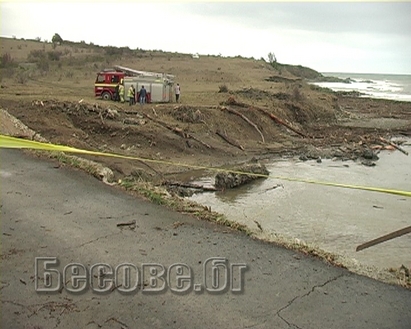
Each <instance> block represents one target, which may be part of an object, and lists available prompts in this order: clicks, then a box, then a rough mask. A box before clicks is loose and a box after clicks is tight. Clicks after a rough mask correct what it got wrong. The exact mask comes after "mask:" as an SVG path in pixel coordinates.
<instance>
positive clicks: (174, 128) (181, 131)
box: [142, 113, 212, 149]
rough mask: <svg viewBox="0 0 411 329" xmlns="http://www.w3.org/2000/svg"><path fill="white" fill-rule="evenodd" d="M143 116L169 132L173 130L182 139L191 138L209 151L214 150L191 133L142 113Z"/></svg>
mask: <svg viewBox="0 0 411 329" xmlns="http://www.w3.org/2000/svg"><path fill="white" fill-rule="evenodd" d="M142 115H143V116H144V117H145V118H147V119H149V120H151V121H154V122H155V123H157V124H159V125H161V126H163V127H164V128H167V129H168V130H171V131H172V132H173V133H175V134H176V135H178V136H180V137H182V138H185V139H189V138H191V139H194V140H195V141H197V142H199V143H200V144H202V145H204V146H205V147H207V148H209V149H211V148H212V147H211V146H210V145H208V144H207V143H205V142H203V141H201V140H199V139H198V138H197V137H195V136H193V135H191V134H189V133H186V132H184V131H183V130H182V129H181V128H178V127H171V126H169V125H168V124H166V123H164V122H162V121H160V120H157V119H154V118H152V117H151V116H150V115H148V114H145V113H142Z"/></svg>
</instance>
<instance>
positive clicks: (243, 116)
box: [221, 107, 265, 143]
mask: <svg viewBox="0 0 411 329" xmlns="http://www.w3.org/2000/svg"><path fill="white" fill-rule="evenodd" d="M221 110H222V111H228V112H229V113H233V114H235V115H238V116H239V117H240V118H242V119H243V120H244V121H245V122H247V123H248V124H249V125H251V126H252V127H254V129H255V130H257V132H258V133H259V134H260V136H261V140H262V142H263V143H265V139H264V135H263V133H262V132H261V130H260V129H259V128H258V127H257V125H256V124H255V123H254V122H252V121H251V120H250V119H248V118H247V117H246V116H245V115H244V114H242V113H240V112H238V111H236V110H234V109H231V108H228V107H221Z"/></svg>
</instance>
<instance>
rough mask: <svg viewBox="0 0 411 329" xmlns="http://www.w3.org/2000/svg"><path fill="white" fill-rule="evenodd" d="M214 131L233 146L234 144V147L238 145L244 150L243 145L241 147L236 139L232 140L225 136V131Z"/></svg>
mask: <svg viewBox="0 0 411 329" xmlns="http://www.w3.org/2000/svg"><path fill="white" fill-rule="evenodd" d="M215 133H216V134H217V135H218V136H220V137H221V138H222V139H224V140H225V141H226V142H227V143H228V144H231V145H233V146H235V147H238V148H239V149H240V150H242V151H244V147H242V146H241V145H240V144H239V143H237V142H236V141H233V140H232V139H230V138H229V137H228V136H227V133H226V132H224V133H222V132H221V131H220V130H217V131H216V132H215Z"/></svg>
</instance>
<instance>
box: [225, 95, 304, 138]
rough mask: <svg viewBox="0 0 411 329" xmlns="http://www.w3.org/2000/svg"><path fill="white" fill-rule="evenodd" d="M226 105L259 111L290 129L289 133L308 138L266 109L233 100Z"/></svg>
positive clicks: (230, 99)
mask: <svg viewBox="0 0 411 329" xmlns="http://www.w3.org/2000/svg"><path fill="white" fill-rule="evenodd" d="M228 104H230V105H236V106H240V107H246V108H249V109H250V110H257V111H260V112H262V113H264V114H266V115H268V116H269V117H270V118H271V119H272V120H274V121H275V122H276V123H278V124H280V125H283V126H284V127H286V128H288V129H290V130H291V131H293V132H295V133H296V134H297V135H299V136H301V137H304V138H307V137H308V136H307V135H305V134H303V133H302V132H300V131H298V130H297V129H295V128H293V127H291V126H290V125H289V124H288V123H286V122H284V121H283V120H281V119H280V118H278V117H277V116H275V115H274V114H272V113H271V112H269V111H267V110H266V109H263V108H261V107H256V106H251V105H248V104H245V103H241V102H237V101H236V100H235V99H234V98H232V97H231V98H229V100H228Z"/></svg>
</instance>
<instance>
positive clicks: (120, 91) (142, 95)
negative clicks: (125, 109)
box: [114, 83, 147, 106]
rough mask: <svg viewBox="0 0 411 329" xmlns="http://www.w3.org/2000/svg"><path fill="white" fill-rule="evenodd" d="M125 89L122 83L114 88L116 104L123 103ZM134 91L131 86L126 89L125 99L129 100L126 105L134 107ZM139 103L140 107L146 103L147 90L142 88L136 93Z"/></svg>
mask: <svg viewBox="0 0 411 329" xmlns="http://www.w3.org/2000/svg"><path fill="white" fill-rule="evenodd" d="M124 95H125V88H124V84H123V83H118V84H117V86H116V91H115V96H114V100H115V101H116V102H121V103H124ZM136 96H137V95H136V89H135V88H134V86H133V85H131V86H130V88H128V92H127V97H128V98H129V101H128V104H129V105H130V106H131V105H134V104H135V103H136ZM138 97H139V102H140V104H141V105H143V104H145V103H147V90H146V89H145V88H144V86H141V89H140V91H139V93H138Z"/></svg>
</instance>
